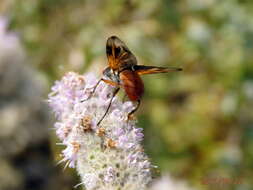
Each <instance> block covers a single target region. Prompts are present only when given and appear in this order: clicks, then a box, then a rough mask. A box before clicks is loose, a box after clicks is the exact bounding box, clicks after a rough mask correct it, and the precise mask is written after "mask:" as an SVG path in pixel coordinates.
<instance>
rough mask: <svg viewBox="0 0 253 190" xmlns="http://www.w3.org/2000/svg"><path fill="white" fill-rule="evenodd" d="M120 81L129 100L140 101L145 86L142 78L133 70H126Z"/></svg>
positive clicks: (121, 74)
mask: <svg viewBox="0 0 253 190" xmlns="http://www.w3.org/2000/svg"><path fill="white" fill-rule="evenodd" d="M120 80H121V81H122V86H123V87H124V89H125V92H126V94H127V96H128V98H129V99H130V100H131V101H137V100H140V99H141V97H142V95H143V93H144V85H143V82H142V80H141V78H140V76H139V75H138V74H137V73H136V72H135V71H131V70H124V71H122V72H121V73H120Z"/></svg>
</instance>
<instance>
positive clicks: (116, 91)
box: [97, 87, 120, 126]
mask: <svg viewBox="0 0 253 190" xmlns="http://www.w3.org/2000/svg"><path fill="white" fill-rule="evenodd" d="M119 89H120V88H119V87H117V88H116V89H114V91H113V94H112V97H111V99H110V102H109V105H108V106H107V108H106V111H105V113H104V115H103V117H102V118H101V119H100V120H99V122H98V123H97V126H99V124H100V123H101V122H102V121H103V119H104V118H105V116H106V114H107V113H108V111H109V109H110V107H111V104H112V100H113V98H114V97H115V96H116V94H117V93H118V92H119Z"/></svg>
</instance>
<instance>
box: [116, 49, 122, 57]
mask: <svg viewBox="0 0 253 190" xmlns="http://www.w3.org/2000/svg"><path fill="white" fill-rule="evenodd" d="M120 52H121V48H120V47H115V57H118V56H119V55H120Z"/></svg>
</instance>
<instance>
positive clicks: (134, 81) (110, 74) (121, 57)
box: [83, 36, 182, 126]
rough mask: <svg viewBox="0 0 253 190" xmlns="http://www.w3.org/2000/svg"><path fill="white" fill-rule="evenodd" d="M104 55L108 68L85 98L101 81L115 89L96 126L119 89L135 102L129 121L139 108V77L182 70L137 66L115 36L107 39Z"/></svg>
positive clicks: (140, 82)
mask: <svg viewBox="0 0 253 190" xmlns="http://www.w3.org/2000/svg"><path fill="white" fill-rule="evenodd" d="M106 55H107V59H108V62H109V66H108V67H107V68H105V69H104V71H103V77H102V78H101V79H100V80H99V81H98V82H97V84H96V85H95V86H94V88H93V91H92V92H91V94H90V96H89V97H88V98H87V99H89V98H90V97H91V96H92V94H93V93H94V92H95V90H96V88H97V86H98V85H99V83H100V82H101V81H103V82H105V83H107V84H109V85H112V86H114V87H115V88H114V91H113V93H112V97H111V99H110V102H109V104H108V107H107V109H106V111H105V113H104V115H103V116H102V118H101V119H100V120H99V122H98V123H97V126H98V125H99V124H100V123H101V122H102V121H103V119H104V118H105V116H106V114H107V113H108V111H109V109H110V106H111V103H112V100H113V98H114V97H115V96H116V94H117V93H118V91H119V90H120V88H124V90H125V93H126V95H127V97H128V98H129V100H131V101H133V102H137V105H136V107H135V108H134V109H133V110H132V111H131V112H129V113H128V119H129V117H130V116H131V115H132V114H133V113H134V112H136V111H137V109H138V108H139V106H140V101H141V97H142V95H143V93H144V84H143V81H142V80H141V77H140V75H144V74H156V73H167V72H171V71H181V70H182V69H181V68H175V67H156V66H145V65H137V59H136V57H135V56H134V55H133V54H132V52H131V51H130V50H129V49H128V47H127V46H126V45H125V43H124V42H123V41H121V40H120V39H119V38H118V37H117V36H111V37H109V38H108V40H107V43H106ZM87 99H86V100H87ZM83 101H85V100H83Z"/></svg>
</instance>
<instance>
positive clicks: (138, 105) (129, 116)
mask: <svg viewBox="0 0 253 190" xmlns="http://www.w3.org/2000/svg"><path fill="white" fill-rule="evenodd" d="M140 104H141V100H138V101H137V105H136V107H135V108H134V109H133V110H132V111H131V112H129V113H128V114H127V120H129V119H130V118H131V116H132V115H133V114H134V112H136V111H137V110H138V108H139V107H140Z"/></svg>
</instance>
